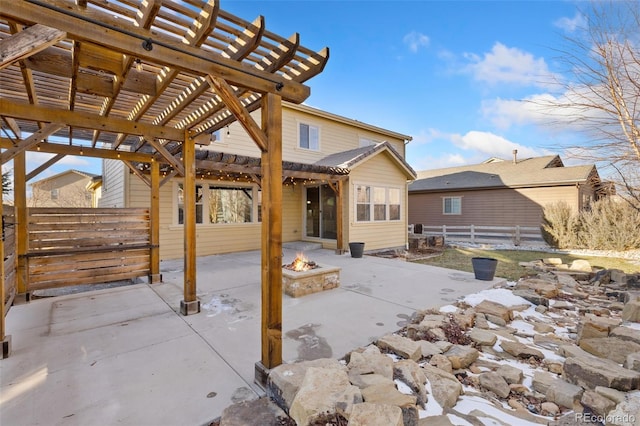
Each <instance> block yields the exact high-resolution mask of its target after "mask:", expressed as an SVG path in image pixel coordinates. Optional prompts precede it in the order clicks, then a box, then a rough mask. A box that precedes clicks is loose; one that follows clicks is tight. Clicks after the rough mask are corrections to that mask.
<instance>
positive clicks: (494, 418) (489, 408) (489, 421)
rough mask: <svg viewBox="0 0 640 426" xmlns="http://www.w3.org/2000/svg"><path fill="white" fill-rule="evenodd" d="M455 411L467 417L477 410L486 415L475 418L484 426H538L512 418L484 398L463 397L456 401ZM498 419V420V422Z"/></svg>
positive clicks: (537, 425)
mask: <svg viewBox="0 0 640 426" xmlns="http://www.w3.org/2000/svg"><path fill="white" fill-rule="evenodd" d="M455 410H456V411H459V412H461V413H463V414H467V415H469V413H471V412H472V411H473V410H478V411H481V412H483V413H484V414H486V415H487V417H484V416H483V417H479V416H478V417H476V418H477V419H478V420H479V421H480V422H482V424H484V425H487V426H489V425H499V426H503V425H504V424H505V423H506V424H509V425H518V426H540V424H539V423H534V422H530V421H527V420H524V419H521V418H520V417H517V416H512V415H510V414H509V413H505V412H504V411H502V410H500V409H499V408H496V407H495V406H494V405H493V404H491V403H490V402H489V401H487V400H486V399H484V398H480V397H477V396H466V395H463V396H461V397H460V399H459V400H458V403H457V404H456V406H455ZM498 419H499V420H498Z"/></svg>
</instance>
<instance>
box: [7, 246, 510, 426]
mask: <svg viewBox="0 0 640 426" xmlns="http://www.w3.org/2000/svg"><path fill="white" fill-rule="evenodd" d="M303 249H304V250H305V253H306V254H307V256H308V257H309V258H310V259H311V260H314V261H315V262H317V263H318V264H320V265H333V266H338V267H341V268H342V271H341V277H340V281H341V285H340V287H339V288H337V289H333V290H328V291H324V292H321V293H316V294H311V295H307V296H304V297H300V298H292V297H289V296H286V295H283V327H282V329H283V358H284V361H285V362H294V361H296V360H302V359H315V358H321V357H334V358H340V357H342V356H343V355H345V354H346V353H347V352H348V351H350V350H352V349H354V348H357V347H359V346H364V345H367V344H368V343H370V342H371V341H373V340H375V339H376V338H378V337H380V336H382V335H384V334H386V333H390V332H393V331H396V330H398V329H399V328H401V327H402V326H403V325H404V324H405V321H406V320H407V319H408V318H410V317H411V315H412V314H413V313H414V312H415V311H416V310H420V309H426V308H429V307H436V306H440V305H444V304H447V303H449V302H451V301H453V300H455V299H456V298H458V297H460V296H463V295H466V294H470V293H475V292H477V291H480V290H483V289H485V288H488V287H491V286H493V285H496V284H498V283H499V282H502V281H503V280H501V279H495V280H493V281H479V280H476V279H474V277H473V274H470V273H464V272H458V271H452V270H448V269H442V268H436V267H431V266H426V265H421V264H416V263H408V262H404V261H401V260H395V259H384V258H380V257H372V256H364V257H363V258H357V259H356V258H352V257H350V256H349V255H348V254H347V255H336V254H334V252H333V251H330V250H322V249H314V247H313V246H304V245H295V244H294V245H287V246H286V247H285V248H284V250H283V262H284V263H288V262H290V261H292V260H293V259H294V258H295V256H296V252H298V251H300V250H303ZM161 267H162V275H163V283H160V284H153V285H148V284H135V285H130V286H124V287H117V288H111V289H106V290H97V291H91V292H84V293H77V294H69V295H64V296H57V297H50V298H44V299H37V300H33V301H32V302H30V303H28V304H22V305H16V306H13V307H12V308H11V310H10V312H9V314H8V316H7V330H8V334H10V335H11V336H12V354H11V356H10V357H9V358H7V359H4V360H2V361H0V382H1V393H0V424H2V425H3V426H12V425H38V424H46V425H82V426H86V425H114V424H124V425H154V426H158V425H171V426H173V425H204V424H208V423H209V422H210V421H212V420H214V419H215V418H217V417H218V416H220V415H221V413H222V410H223V409H224V408H225V407H227V406H229V405H230V404H232V403H234V402H237V401H242V400H246V399H252V398H255V397H256V396H258V395H261V390H260V388H259V387H258V386H257V385H255V384H254V381H253V379H254V364H255V362H256V361H259V359H260V252H258V251H253V252H244V253H234V254H227V255H218V256H208V257H201V258H198V260H197V276H198V278H197V279H198V281H197V287H198V296H199V299H200V300H201V303H202V310H201V312H200V313H199V314H197V315H191V316H188V317H184V316H182V315H180V314H179V306H180V300H181V299H182V298H183V293H182V284H183V272H182V267H183V261H182V260H176V261H165V262H163V263H162V265H161Z"/></svg>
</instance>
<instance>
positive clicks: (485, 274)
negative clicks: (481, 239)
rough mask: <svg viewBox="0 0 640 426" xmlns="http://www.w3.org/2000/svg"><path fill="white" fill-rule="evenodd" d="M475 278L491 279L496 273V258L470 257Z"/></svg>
mask: <svg viewBox="0 0 640 426" xmlns="http://www.w3.org/2000/svg"><path fill="white" fill-rule="evenodd" d="M471 265H472V266H473V273H474V274H475V276H476V280H482V281H491V280H493V276H494V275H495V273H496V267H497V266H498V259H494V258H492V257H474V258H472V259H471Z"/></svg>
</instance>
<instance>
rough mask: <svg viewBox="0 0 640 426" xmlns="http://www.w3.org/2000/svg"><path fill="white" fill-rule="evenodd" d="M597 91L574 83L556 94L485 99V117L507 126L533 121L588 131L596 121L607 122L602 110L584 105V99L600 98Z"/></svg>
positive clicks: (505, 127)
mask: <svg viewBox="0 0 640 426" xmlns="http://www.w3.org/2000/svg"><path fill="white" fill-rule="evenodd" d="M594 96H596V95H595V93H594V92H593V91H592V90H590V89H588V88H580V87H574V88H573V91H572V92H571V93H565V94H562V95H559V96H554V95H551V94H549V93H539V94H534V95H531V96H529V97H527V98H525V99H523V100H514V99H499V98H498V99H492V100H484V101H483V102H482V106H481V113H482V115H483V117H484V118H485V119H487V120H489V121H490V122H491V123H492V124H493V125H494V126H495V127H496V128H498V129H501V130H507V129H509V128H510V127H511V126H515V125H527V124H532V125H536V126H540V127H545V128H547V129H548V130H551V129H556V130H560V131H569V132H576V131H577V132H583V131H587V130H588V129H589V128H590V127H592V126H593V124H594V123H597V122H602V123H604V122H606V121H607V120H606V119H604V118H603V117H602V115H603V114H604V113H603V112H602V111H599V110H596V109H591V110H588V109H584V108H582V107H580V106H579V105H580V104H582V103H589V102H596V103H597V101H594V100H590V99H594Z"/></svg>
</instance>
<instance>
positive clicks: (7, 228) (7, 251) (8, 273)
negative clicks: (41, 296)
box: [2, 206, 18, 314]
mask: <svg viewBox="0 0 640 426" xmlns="http://www.w3.org/2000/svg"><path fill="white" fill-rule="evenodd" d="M15 229H16V228H15V215H14V209H13V206H3V207H2V244H4V259H3V261H4V300H3V302H4V306H5V310H4V312H5V314H6V313H7V312H9V307H10V306H11V304H12V302H13V298H14V296H15V294H16V277H17V275H16V267H17V264H18V263H17V260H16V233H15Z"/></svg>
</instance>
